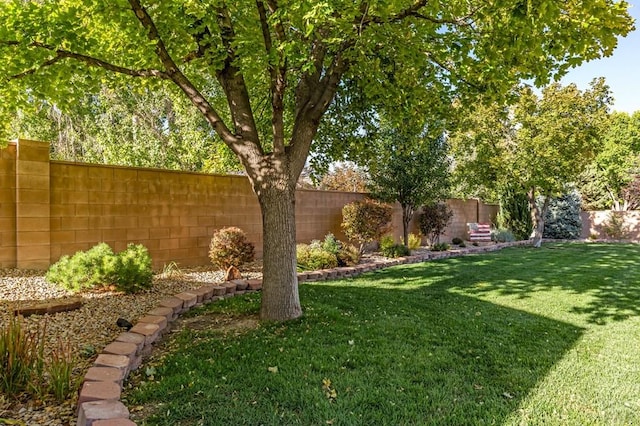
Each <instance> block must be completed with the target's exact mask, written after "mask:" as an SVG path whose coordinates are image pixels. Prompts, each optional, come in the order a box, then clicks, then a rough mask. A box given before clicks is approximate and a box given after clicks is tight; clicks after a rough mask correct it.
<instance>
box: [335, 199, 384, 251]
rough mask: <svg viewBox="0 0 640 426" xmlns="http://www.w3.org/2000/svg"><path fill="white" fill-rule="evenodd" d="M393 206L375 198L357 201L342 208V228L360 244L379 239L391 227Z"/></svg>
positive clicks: (362, 246)
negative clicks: (374, 199)
mask: <svg viewBox="0 0 640 426" xmlns="http://www.w3.org/2000/svg"><path fill="white" fill-rule="evenodd" d="M391 214H392V208H391V206H389V205H388V204H382V203H380V202H377V201H373V200H368V199H366V200H362V201H355V202H353V203H350V204H347V205H346V206H344V207H343V208H342V229H343V230H344V233H345V235H346V236H347V238H349V240H351V241H354V242H356V243H358V244H359V246H360V252H361V253H362V252H363V250H364V246H365V244H367V243H370V242H372V241H375V240H377V239H378V238H380V236H381V235H383V234H384V233H385V232H387V230H388V229H389V223H390V222H391Z"/></svg>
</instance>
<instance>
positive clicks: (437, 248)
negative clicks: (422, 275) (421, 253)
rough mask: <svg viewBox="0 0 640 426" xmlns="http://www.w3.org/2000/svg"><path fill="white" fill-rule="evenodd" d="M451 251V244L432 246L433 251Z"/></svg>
mask: <svg viewBox="0 0 640 426" xmlns="http://www.w3.org/2000/svg"><path fill="white" fill-rule="evenodd" d="M447 250H449V244H447V243H435V244H433V245H432V246H431V251H447Z"/></svg>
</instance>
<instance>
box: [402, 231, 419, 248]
mask: <svg viewBox="0 0 640 426" xmlns="http://www.w3.org/2000/svg"><path fill="white" fill-rule="evenodd" d="M407 239H408V240H409V243H408V244H405V245H406V246H407V247H408V248H409V250H416V249H419V248H420V246H421V245H422V239H421V238H420V236H419V235H416V234H409V237H408V238H407Z"/></svg>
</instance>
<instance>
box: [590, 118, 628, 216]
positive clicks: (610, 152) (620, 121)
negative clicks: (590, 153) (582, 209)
mask: <svg viewBox="0 0 640 426" xmlns="http://www.w3.org/2000/svg"><path fill="white" fill-rule="evenodd" d="M638 173H640V111H637V112H635V113H634V114H632V115H629V114H627V113H621V112H617V113H613V114H611V116H610V117H609V119H608V120H607V123H606V125H605V130H604V134H603V137H602V148H601V149H600V151H599V152H598V154H597V155H596V158H595V159H594V161H593V162H592V163H591V165H590V167H589V169H588V170H587V174H586V175H585V176H584V177H583V178H582V183H581V185H580V190H581V192H582V193H583V195H584V196H585V198H587V200H586V202H587V204H588V205H590V207H592V208H596V209H604V208H611V209H613V210H618V211H620V210H632V209H634V208H637V207H638V204H637V203H635V202H634V198H635V197H636V196H637V192H636V191H634V190H633V187H634V183H633V182H634V179H635V176H636V175H637V174H638Z"/></svg>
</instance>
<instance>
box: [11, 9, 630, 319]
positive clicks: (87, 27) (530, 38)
mask: <svg viewBox="0 0 640 426" xmlns="http://www.w3.org/2000/svg"><path fill="white" fill-rule="evenodd" d="M627 8H628V4H627V3H626V2H624V1H620V2H617V1H614V0H598V1H595V0H589V1H583V2H578V3H567V4H566V3H559V2H556V1H554V0H542V1H541V2H538V3H537V4H536V7H533V6H532V3H525V2H516V3H506V4H505V3H502V2H498V3H486V2H484V1H479V0H478V1H472V2H469V1H467V0H464V1H462V0H454V1H450V2H446V4H445V3H441V2H433V3H432V2H429V1H428V0H413V1H408V0H393V1H389V2H384V3H377V2H370V1H366V0H365V1H362V2H344V1H340V0H328V1H323V2H298V1H278V0H256V1H245V0H239V1H234V2H228V1H225V0H202V1H196V0H188V1H183V2H174V1H163V2H157V1H155V2H151V1H143V0H128V1H125V0H108V1H90V0H84V1H82V0H65V1H59V0H37V1H35V0H33V1H25V0H5V1H3V2H2V3H0V22H3V23H4V25H2V26H1V27H0V59H1V60H0V81H1V82H2V84H1V85H0V95H1V96H2V99H3V103H2V104H1V105H0V109H1V110H0V123H4V122H6V121H5V120H3V118H4V119H6V117H8V116H11V115H12V114H13V113H14V112H15V108H16V106H17V105H26V104H28V103H27V102H26V101H27V100H28V99H32V98H38V99H40V98H43V99H48V100H49V101H50V102H51V103H53V104H55V105H56V106H57V107H59V108H65V107H66V106H67V105H70V104H72V103H74V102H76V101H77V100H78V99H79V98H81V96H82V94H83V93H87V92H88V93H97V91H98V89H99V87H100V85H101V84H103V83H108V84H110V85H113V86H114V87H115V86H119V87H121V88H122V87H124V90H131V91H137V90H140V88H141V87H149V88H151V90H156V89H157V87H159V85H162V84H168V85H172V86H174V87H176V88H178V89H179V90H180V91H181V92H182V93H183V94H184V96H186V97H187V98H188V99H189V100H190V101H191V102H192V103H193V105H194V106H195V108H196V109H197V111H198V112H199V113H200V114H202V116H204V118H205V119H206V120H207V122H208V123H209V125H210V126H211V128H212V129H213V130H214V131H215V132H216V133H217V134H218V136H219V137H220V139H222V141H223V142H224V143H225V144H226V145H227V146H228V147H229V148H230V149H231V150H232V151H233V152H234V153H235V154H236V155H237V156H238V158H239V159H240V162H241V163H242V165H243V167H244V168H245V171H246V173H247V177H248V179H249V180H250V182H251V184H252V187H253V190H254V192H255V193H256V195H257V198H258V201H259V204H260V206H261V209H262V215H263V230H264V238H263V242H264V251H263V255H264V259H263V261H264V267H263V279H264V283H263V292H262V307H261V316H262V318H265V319H271V320H285V319H291V318H296V317H298V316H300V315H301V314H302V309H301V306H300V301H299V296H298V287H297V275H296V262H295V234H296V232H295V231H296V230H295V216H294V212H295V195H294V194H295V187H296V182H297V180H298V177H299V175H300V173H301V171H302V169H303V167H304V165H305V163H306V161H307V157H308V154H309V151H310V148H311V143H312V141H313V139H314V136H315V135H316V133H317V130H318V126H319V124H320V122H321V119H322V117H323V116H324V115H325V113H326V111H327V109H328V108H329V106H330V105H331V103H332V101H333V99H334V97H335V94H336V92H337V91H338V90H339V89H340V88H341V87H342V85H344V84H345V83H346V82H349V81H359V84H360V86H361V87H366V89H367V92H368V93H389V94H395V93H397V94H398V96H401V95H403V94H404V93H406V92H407V91H408V90H409V89H410V88H411V87H430V88H431V89H430V90H432V91H433V92H434V93H435V94H437V95H438V96H437V98H441V97H453V96H454V95H456V96H457V95H459V96H461V97H465V98H471V96H472V95H473V93H476V92H484V93H489V92H490V93H494V94H495V95H496V96H500V94H501V93H503V92H504V90H505V88H507V87H511V86H513V84H514V83H515V82H516V81H519V80H520V79H523V78H525V79H534V80H535V81H536V82H537V83H539V84H542V83H544V82H546V81H548V79H549V77H550V75H551V74H554V73H558V74H562V73H563V72H564V71H566V70H567V69H568V68H569V67H570V66H574V65H577V64H579V63H580V62H582V61H584V60H588V59H592V58H597V57H600V56H602V55H609V54H611V52H612V50H613V49H614V47H615V46H616V43H617V40H616V37H617V36H618V35H626V34H627V33H628V32H629V31H630V30H631V29H632V28H633V25H632V19H631V17H630V16H629V14H628V13H627ZM398 64H402V65H401V66H399V65H398ZM416 83H417V85H416ZM389 87H398V88H401V89H402V90H397V91H396V92H393V91H388V88H389Z"/></svg>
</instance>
